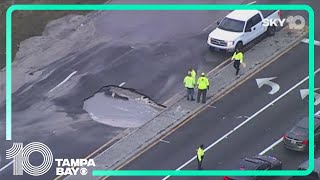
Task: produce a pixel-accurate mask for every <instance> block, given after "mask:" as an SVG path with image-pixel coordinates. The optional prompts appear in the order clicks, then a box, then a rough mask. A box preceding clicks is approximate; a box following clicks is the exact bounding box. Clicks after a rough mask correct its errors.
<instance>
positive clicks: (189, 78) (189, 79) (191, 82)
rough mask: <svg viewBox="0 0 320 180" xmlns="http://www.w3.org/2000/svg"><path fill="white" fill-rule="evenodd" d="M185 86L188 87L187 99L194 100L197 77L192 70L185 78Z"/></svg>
mask: <svg viewBox="0 0 320 180" xmlns="http://www.w3.org/2000/svg"><path fill="white" fill-rule="evenodd" d="M183 83H184V87H185V88H187V100H188V101H189V99H190V100H191V101H194V98H193V95H194V86H195V85H196V81H195V79H194V78H193V77H192V75H191V72H190V71H189V72H188V75H187V76H186V77H185V78H184V80H183Z"/></svg>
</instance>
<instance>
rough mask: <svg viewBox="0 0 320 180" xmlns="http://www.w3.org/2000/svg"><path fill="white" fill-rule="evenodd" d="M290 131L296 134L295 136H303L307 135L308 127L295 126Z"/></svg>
mask: <svg viewBox="0 0 320 180" xmlns="http://www.w3.org/2000/svg"><path fill="white" fill-rule="evenodd" d="M290 133H292V134H294V135H296V136H303V137H308V129H306V128H303V127H299V126H295V127H293V128H292V129H291V131H290Z"/></svg>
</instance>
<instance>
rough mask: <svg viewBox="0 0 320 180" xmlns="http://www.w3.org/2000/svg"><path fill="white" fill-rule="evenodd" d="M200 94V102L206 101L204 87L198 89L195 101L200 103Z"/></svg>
mask: <svg viewBox="0 0 320 180" xmlns="http://www.w3.org/2000/svg"><path fill="white" fill-rule="evenodd" d="M201 96H202V103H206V100H207V90H206V89H198V96H197V102H198V103H200V98H201Z"/></svg>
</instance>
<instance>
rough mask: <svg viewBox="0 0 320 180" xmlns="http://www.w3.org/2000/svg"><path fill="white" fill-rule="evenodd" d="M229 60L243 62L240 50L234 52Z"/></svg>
mask: <svg viewBox="0 0 320 180" xmlns="http://www.w3.org/2000/svg"><path fill="white" fill-rule="evenodd" d="M231 60H238V61H240V63H243V53H242V52H238V53H237V52H234V53H233V56H232V58H231Z"/></svg>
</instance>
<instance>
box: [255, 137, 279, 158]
mask: <svg viewBox="0 0 320 180" xmlns="http://www.w3.org/2000/svg"><path fill="white" fill-rule="evenodd" d="M280 142H282V138H280V139H279V140H277V141H276V142H274V143H273V144H271V145H270V146H269V147H267V148H266V149H265V150H263V151H262V152H260V153H259V155H260V156H262V155H264V154H265V153H266V152H268V151H270V149H272V148H273V147H275V146H276V145H278V144H279V143H280Z"/></svg>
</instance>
